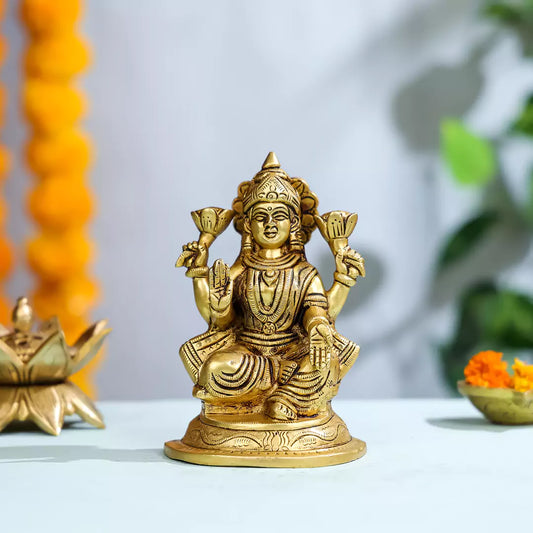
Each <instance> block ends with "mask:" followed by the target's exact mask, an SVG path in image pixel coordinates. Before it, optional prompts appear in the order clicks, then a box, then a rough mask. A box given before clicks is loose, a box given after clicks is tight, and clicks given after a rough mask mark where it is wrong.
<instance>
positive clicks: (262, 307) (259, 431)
mask: <svg viewBox="0 0 533 533" xmlns="http://www.w3.org/2000/svg"><path fill="white" fill-rule="evenodd" d="M317 206H318V199H317V197H316V196H315V195H314V194H313V193H312V192H311V191H310V190H309V186H308V185H307V183H306V182H305V181H304V180H302V179H300V178H293V177H290V176H289V175H288V174H287V173H286V172H285V171H284V170H282V169H281V168H280V164H279V162H278V160H277V158H276V155H275V154H274V153H273V152H271V153H269V154H268V156H267V158H266V160H265V162H264V164H263V166H262V169H261V170H260V171H259V172H258V173H257V174H256V175H255V177H254V178H253V179H252V180H250V181H246V182H244V183H241V185H240V186H239V189H238V195H237V197H236V198H235V200H234V202H233V209H232V210H226V209H221V208H206V209H202V210H199V211H195V212H193V213H192V217H193V220H194V222H195V223H196V225H197V227H198V229H199V230H200V238H199V239H198V241H194V242H190V243H188V244H186V245H185V246H183V252H182V254H181V255H180V257H179V259H178V261H177V263H176V266H185V267H187V276H188V277H190V278H192V280H193V287H194V297H195V301H196V305H197V307H198V310H199V312H200V314H201V315H202V317H203V318H204V319H205V321H206V322H207V324H208V329H207V331H206V332H205V333H203V334H201V335H199V336H196V337H193V338H192V339H190V340H189V341H187V342H186V343H185V344H184V345H183V346H182V347H181V349H180V356H181V359H182V361H183V364H184V365H185V368H186V370H187V372H188V374H189V376H190V377H191V379H192V381H193V383H194V388H193V395H194V396H195V397H196V398H199V399H201V400H202V403H203V406H202V413H201V414H200V416H198V417H197V418H195V419H194V420H193V421H192V422H191V424H190V425H189V428H188V430H187V432H186V435H185V436H184V437H183V439H181V440H175V441H169V442H167V443H166V445H165V453H166V454H167V455H168V456H169V457H171V458H173V459H180V460H185V461H188V462H194V463H199V464H216V465H248V466H289V467H293V466H322V465H330V464H338V463H343V462H347V461H351V460H354V459H356V458H358V457H361V456H362V455H364V453H365V451H366V445H365V443H364V442H362V441H360V440H358V439H354V438H352V437H351V436H350V434H349V432H348V429H347V427H346V425H345V424H344V422H343V421H342V420H341V419H340V418H339V417H338V416H337V415H336V414H335V413H334V412H333V411H332V409H331V399H332V398H333V397H334V396H335V395H336V393H337V390H338V387H339V383H340V381H341V380H342V378H343V377H344V376H345V375H346V373H347V372H348V370H349V369H350V368H351V366H352V365H353V363H354V362H355V360H356V358H357V356H358V354H359V346H357V344H355V343H354V342H353V341H351V340H348V339H347V338H345V337H343V336H342V335H340V334H339V333H338V332H337V331H336V329H335V319H336V317H337V316H338V314H339V312H340V311H341V309H342V307H343V305H344V303H345V301H346V298H347V296H348V292H349V291H350V288H351V287H353V285H355V283H356V281H357V278H358V277H359V276H364V275H365V269H364V260H363V258H362V257H361V256H360V255H359V254H358V253H357V252H355V251H354V250H352V249H351V248H350V247H349V246H348V236H349V235H350V234H351V233H352V231H353V229H354V227H355V225H356V223H357V215H356V214H351V213H347V212H344V211H333V212H330V213H327V214H325V215H323V216H319V215H318V214H317ZM232 219H233V221H234V225H235V229H236V230H237V231H238V232H239V233H240V234H241V235H242V244H241V250H240V253H239V255H238V257H237V259H236V261H235V262H234V264H233V265H232V266H231V267H230V266H229V265H227V264H225V263H224V262H223V261H222V260H221V259H217V260H216V261H215V262H214V264H213V265H212V266H211V267H208V249H209V246H210V245H211V243H212V242H213V241H214V239H215V238H216V237H217V235H219V234H220V233H221V232H222V231H224V230H225V229H226V227H227V226H228V225H229V223H230V222H231V220H232ZM317 226H318V227H319V229H320V232H321V234H322V236H323V237H324V238H325V239H326V240H327V242H328V244H329V246H330V248H331V250H332V252H333V254H334V256H335V265H336V270H335V273H334V281H333V285H332V286H331V288H330V289H329V290H326V289H325V287H324V284H323V282H322V279H321V278H320V275H319V273H318V272H317V270H316V268H315V267H313V266H312V265H311V264H310V263H308V262H307V259H306V256H305V250H304V245H305V243H306V242H307V241H308V240H309V238H310V237H311V234H312V232H313V230H314V229H315V228H316V227H317Z"/></svg>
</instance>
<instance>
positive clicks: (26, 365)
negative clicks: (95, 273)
mask: <svg viewBox="0 0 533 533" xmlns="http://www.w3.org/2000/svg"><path fill="white" fill-rule="evenodd" d="M33 325H34V319H33V310H32V308H31V307H30V306H29V304H28V300H27V299H26V298H19V299H18V301H17V304H16V306H15V309H14V310H13V329H8V328H6V327H4V326H2V325H0V431H2V430H3V429H4V428H5V427H6V426H7V425H8V424H9V423H11V422H14V421H25V420H31V421H33V422H34V423H35V424H37V426H39V427H40V428H41V429H42V430H43V431H46V432H47V433H50V434H52V435H59V433H60V432H61V429H62V427H63V421H64V417H65V415H71V414H74V413H76V414H78V415H79V416H80V417H81V418H82V419H83V420H85V421H86V422H88V423H89V424H92V425H93V426H96V427H99V428H103V427H105V425H104V421H103V418H102V415H101V414H100V413H99V412H98V410H97V409H96V407H95V406H94V404H93V402H92V401H91V399H90V398H89V397H88V396H86V395H85V394H84V393H83V392H82V391H81V390H80V389H79V388H78V387H77V386H76V385H74V383H71V382H70V381H68V379H67V378H68V377H69V376H71V375H72V374H75V373H76V372H77V371H78V370H80V369H81V368H82V367H83V366H85V365H86V364H87V363H88V362H89V361H90V360H91V359H92V358H93V357H94V356H95V355H96V354H97V352H98V350H99V349H100V347H101V345H102V343H103V341H104V339H105V337H106V336H107V334H108V333H109V332H110V331H111V330H110V329H107V328H106V321H105V320H102V321H100V322H97V323H96V324H94V325H93V326H91V327H90V328H89V329H87V330H86V331H85V332H84V333H83V334H82V335H81V337H80V338H79V339H78V341H77V342H76V343H75V344H74V346H68V345H67V343H66V341H65V336H64V334H63V332H62V330H61V328H60V326H59V322H58V320H57V318H55V317H54V318H52V319H51V320H48V321H47V322H44V323H42V324H41V325H40V326H39V327H37V328H35V329H34V328H33Z"/></svg>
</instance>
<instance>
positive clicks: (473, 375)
mask: <svg viewBox="0 0 533 533" xmlns="http://www.w3.org/2000/svg"><path fill="white" fill-rule="evenodd" d="M502 357H503V354H502V353H501V352H494V351H492V350H488V351H484V352H479V353H477V354H476V355H474V356H473V357H472V358H471V359H470V361H469V362H468V365H466V368H465V378H466V382H467V383H468V384H469V385H474V386H477V387H488V388H512V389H514V390H516V391H519V392H526V391H528V390H533V365H527V364H526V363H524V362H523V361H521V360H520V359H515V362H514V365H513V371H514V375H513V376H510V375H509V373H508V372H507V363H506V362H505V361H502Z"/></svg>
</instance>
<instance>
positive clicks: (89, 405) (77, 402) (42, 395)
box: [0, 381, 105, 435]
mask: <svg viewBox="0 0 533 533" xmlns="http://www.w3.org/2000/svg"><path fill="white" fill-rule="evenodd" d="M73 414H77V415H79V416H80V417H81V418H82V419H83V420H84V421H85V422H88V423H89V424H92V425H93V426H96V427H97V428H104V427H105V424H104V420H103V418H102V415H101V414H100V412H99V411H98V409H96V407H95V405H94V403H93V402H92V400H91V399H90V398H89V397H88V396H87V395H85V393H83V392H82V391H81V389H80V388H78V387H77V386H76V385H74V383H71V382H70V381H65V382H62V383H55V384H51V385H49V384H47V385H19V386H11V385H0V431H2V430H3V429H4V428H5V427H6V426H7V425H8V424H10V423H11V422H16V421H20V422H23V421H25V420H31V421H32V422H34V423H35V424H37V426H39V428H41V429H42V430H43V431H45V432H46V433H50V434H51V435H59V433H60V432H61V429H62V427H63V421H64V417H65V416H66V415H73Z"/></svg>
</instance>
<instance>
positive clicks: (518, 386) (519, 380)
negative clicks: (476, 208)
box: [512, 359, 533, 392]
mask: <svg viewBox="0 0 533 533" xmlns="http://www.w3.org/2000/svg"><path fill="white" fill-rule="evenodd" d="M513 370H514V376H513V378H512V381H513V383H512V387H513V389H514V390H517V391H520V392H526V391H528V390H531V389H533V365H526V363H524V361H520V359H515V360H514V365H513Z"/></svg>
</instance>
